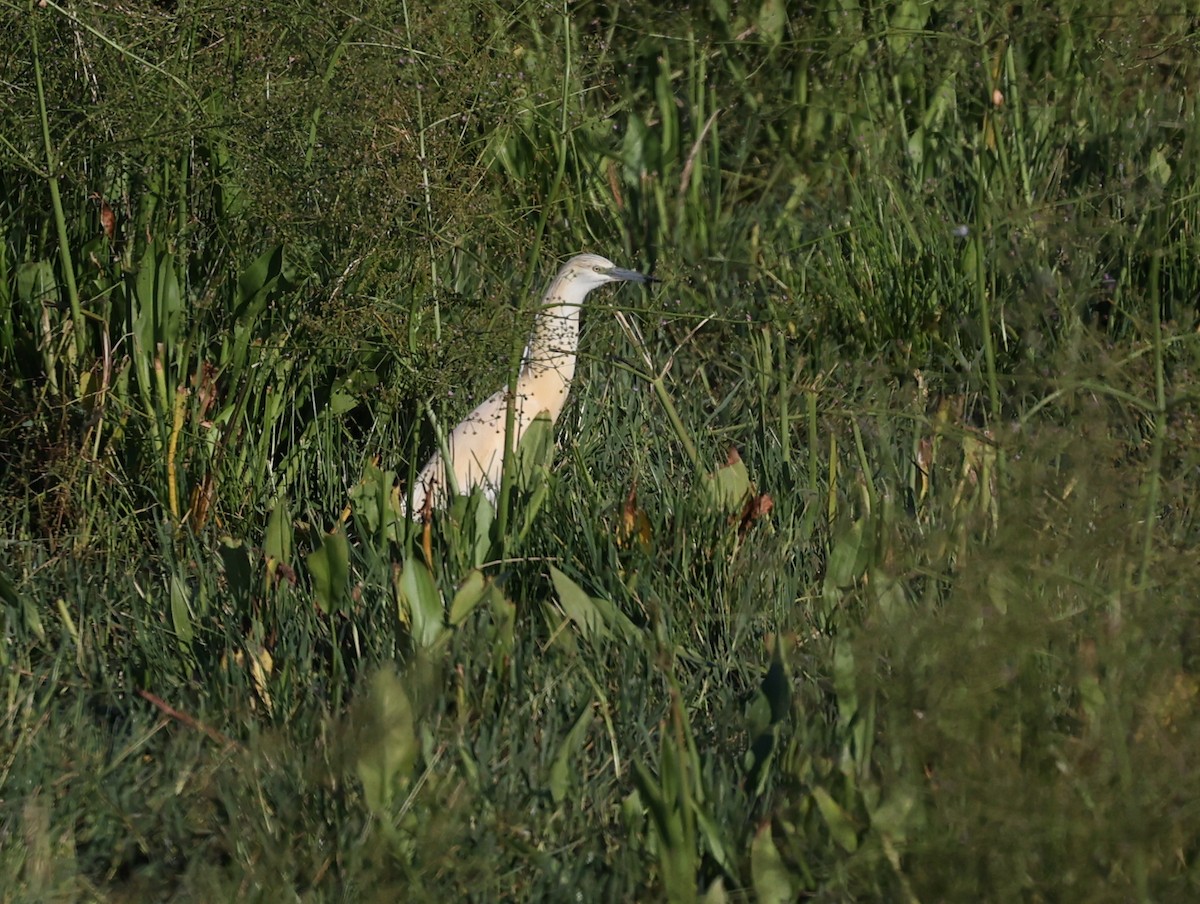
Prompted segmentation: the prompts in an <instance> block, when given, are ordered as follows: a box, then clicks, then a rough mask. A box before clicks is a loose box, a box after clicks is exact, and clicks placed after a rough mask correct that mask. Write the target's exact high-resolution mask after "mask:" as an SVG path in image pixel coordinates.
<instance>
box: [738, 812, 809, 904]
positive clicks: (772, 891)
mask: <svg viewBox="0 0 1200 904" xmlns="http://www.w3.org/2000/svg"><path fill="white" fill-rule="evenodd" d="M750 882H751V884H752V885H753V886H754V898H755V900H756V901H757V902H759V904H791V902H792V901H795V900H796V898H797V896H798V895H799V894H800V889H801V885H800V881H799V880H798V879H797V878H796V877H795V876H793V875H792V873H791V872H790V871H789V870H788V868H787V865H786V864H785V863H784V862H783V858H782V857H781V856H780V855H779V848H777V847H776V846H775V839H774V838H773V837H771V823H770V822H767V823H764V824H763V825H762V826H761V827H760V828H759V830H758V832H756V833H755V835H754V841H752V842H751V843H750Z"/></svg>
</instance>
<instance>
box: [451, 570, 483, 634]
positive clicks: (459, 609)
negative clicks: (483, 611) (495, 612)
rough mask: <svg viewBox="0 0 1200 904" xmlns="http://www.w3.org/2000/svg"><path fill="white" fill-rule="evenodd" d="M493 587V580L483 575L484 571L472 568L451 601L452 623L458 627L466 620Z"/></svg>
mask: <svg viewBox="0 0 1200 904" xmlns="http://www.w3.org/2000/svg"><path fill="white" fill-rule="evenodd" d="M491 589H492V582H491V581H490V580H488V579H487V578H485V577H484V576H483V572H482V571H480V570H479V569H472V570H471V571H470V572H469V573H468V574H467V576H466V578H464V579H463V582H462V583H461V584H459V585H458V590H456V591H455V592H454V599H452V600H451V601H450V624H451V625H453V626H454V627H458V626H459V625H461V624H462V623H463V622H464V621H466V620H467V616H469V615H470V614H471V613H472V612H474V611H475V607H476V606H478V605H479V604H480V603H481V602H483V599H484V597H486V596H487V594H488V591H490V590H491Z"/></svg>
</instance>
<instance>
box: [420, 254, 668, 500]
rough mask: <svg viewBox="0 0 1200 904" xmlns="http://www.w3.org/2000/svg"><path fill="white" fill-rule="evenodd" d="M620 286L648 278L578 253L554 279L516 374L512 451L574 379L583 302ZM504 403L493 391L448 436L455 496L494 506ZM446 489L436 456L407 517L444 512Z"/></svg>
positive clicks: (561, 401)
mask: <svg viewBox="0 0 1200 904" xmlns="http://www.w3.org/2000/svg"><path fill="white" fill-rule="evenodd" d="M622 281H626V282H640V283H645V282H650V281H651V278H650V277H648V276H644V275H642V274H641V273H638V272H636V271H634V270H623V269H621V268H620V267H618V266H617V265H616V264H614V263H613V262H612V261H610V260H608V258H605V257H601V256H600V255H598V254H578V255H576V256H575V257H573V258H571V259H570V260H569V261H567V262H566V264H564V265H563V268H562V269H561V270H559V271H558V275H557V276H556V277H554V279H553V280H551V282H550V285H549V286H548V287H547V289H546V293H545V295H544V296H543V297H542V304H541V309H540V310H539V311H538V314H537V318H536V319H535V321H534V325H533V335H532V336H531V337H530V339H529V345H528V346H526V348H525V355H524V357H523V358H522V360H521V370H520V372H519V373H518V375H517V385H516V390H515V402H514V405H515V409H516V410H515V416H514V419H513V440H512V448H513V449H516V448H517V444H518V443H519V442H520V441H521V437H522V436H523V435H524V433H525V431H526V430H527V429H528V428H529V425H530V424H532V423H533V421H534V418H536V417H537V416H538V415H540V414H542V413H543V412H545V413H547V414H548V415H549V416H550V421H551V423H553V422H554V421H556V420H557V419H558V415H559V414H560V413H561V412H562V409H563V406H564V405H565V404H566V401H567V392H568V390H570V388H571V380H572V379H573V378H574V376H575V354H576V349H577V348H578V345H579V311H580V307H581V306H582V305H583V300H584V298H586V297H587V294H588V293H589V292H591V291H592V289H595V288H597V287H598V286H602V285H604V284H605V283H610V282H622ZM507 400H508V391H507V389H499V390H497V391H496V392H495V393H493V394H492V395H491V396H489V397H488V398H487V400H486V401H484V402H483V404H481V405H480V406H479V407H478V408H476V409H475V410H474V411H472V412H471V413H470V414H468V415H467V416H466V417H465V418H464V419H463V421H462V422H461V423H460V424H459V425H458V426H457V427H455V428H454V430H453V431H452V432H451V434H450V436H449V437H447V440H446V445H447V448H448V451H449V453H450V470H451V472H452V473H453V475H454V486H455V487H457V489H458V492H460V493H470V492H471V491H472V490H473V489H474V488H475V487H482V488H483V490H484V492H485V494H486V495H487V497H488V498H489V499H490V500H492V501H493V502H494V501H495V499H496V495H497V494H498V492H499V489H500V477H501V473H502V471H503V463H504V422H505V417H506V413H507V407H508V401H507ZM448 489H449V488H448V486H447V480H446V468H445V463H444V462H443V459H442V454H441V452H440V451H439V452H435V453H434V454H433V456H432V457H431V458H430V459H429V462H428V463H427V464H426V465H425V467H424V468H422V469H421V473H420V474H418V475H417V479H416V483H415V484H414V485H413V488H412V508H411V509H410V510H409V511H410V512H411V516H412V517H414V518H419V517H420V516H421V513H422V512H423V511H424V510H425V507H426V499H427V498H429V499H430V503H429V504H430V506H431V507H432V508H441V507H443V506H445V505H446V502H447V493H448Z"/></svg>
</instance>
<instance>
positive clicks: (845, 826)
mask: <svg viewBox="0 0 1200 904" xmlns="http://www.w3.org/2000/svg"><path fill="white" fill-rule="evenodd" d="M812 796H813V800H814V801H816V804H817V809H818V810H820V811H821V816H822V818H823V819H824V820H825V825H826V826H827V827H828V828H829V834H830V835H832V836H833V840H834V841H836V842H837V844H838V846H839V847H841V848H842V850H844V851H846V852H847V853H849V854H853V853H854V852H855V851H856V850H858V830H857V829H856V828H855V826H854V820H853V819H851V818H850V814H849V813H847V812H846V811H845V810H843V809H842V806H841V805H840V804H839V803H838V802H837V801H835V800H834V799H833V797H832V796H831V795H830V794H829V792H828V791H826V790H825V789H824V788H822V787H821V786H819V785H818V786H817V787H815V788H813V790H812Z"/></svg>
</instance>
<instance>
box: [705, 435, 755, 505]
mask: <svg viewBox="0 0 1200 904" xmlns="http://www.w3.org/2000/svg"><path fill="white" fill-rule="evenodd" d="M705 486H706V487H707V488H708V498H709V500H710V501H711V502H712V504H713V506H714V507H715V508H717V509H719V510H720V511H723V512H729V511H733V510H734V509H737V508H740V507H741V506H742V505H743V504H744V503H745V502H746V497H747V496H749V495H750V493H751V492H753V487H752V485H751V483H750V474H749V472H748V471H747V470H746V463H745V462H744V461H742V457H741V456H740V455H738V454H737V452H736V451H733V450H730V453H729V462H728V463H727V464H725V465H722V466H721V467H720V468H717V470H716V471H714V472H713V473H712V474H709V475H708V476H707V477H705Z"/></svg>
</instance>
